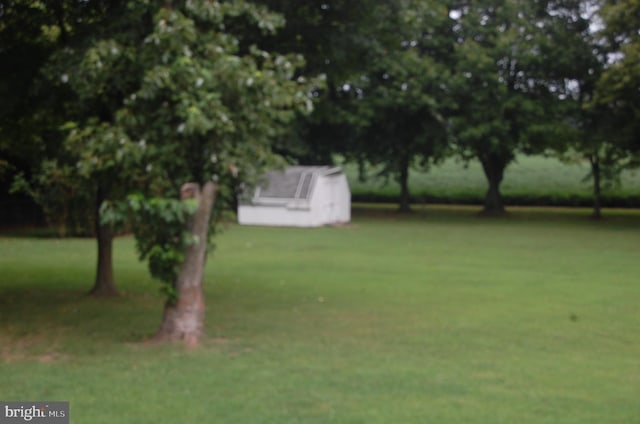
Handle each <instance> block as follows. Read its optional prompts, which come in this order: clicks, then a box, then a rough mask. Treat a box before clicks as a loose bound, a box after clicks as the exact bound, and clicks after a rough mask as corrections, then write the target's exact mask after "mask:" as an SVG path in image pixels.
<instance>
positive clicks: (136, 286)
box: [0, 207, 640, 424]
mask: <svg viewBox="0 0 640 424" xmlns="http://www.w3.org/2000/svg"><path fill="white" fill-rule="evenodd" d="M354 212H355V213H354V216H355V219H354V222H353V224H352V225H349V226H344V227H334V228H320V229H291V228H260V227H239V226H235V225H232V226H230V228H229V229H228V230H227V231H226V232H224V233H223V234H221V235H220V236H219V237H218V239H217V242H218V243H217V244H218V247H217V250H216V251H215V253H214V254H213V255H212V257H211V260H210V263H209V267H208V270H207V274H206V291H207V301H208V313H207V326H208V338H207V340H206V341H205V342H204V343H203V345H202V347H201V348H199V349H197V350H187V349H185V348H182V347H180V346H157V345H156V346H154V345H149V344H146V343H144V340H145V339H146V338H147V337H148V336H149V335H151V334H153V332H154V331H155V329H156V328H157V325H158V324H159V320H160V316H161V311H162V297H161V296H160V295H159V294H158V292H157V288H158V287H157V285H156V283H155V282H153V281H151V280H150V279H149V277H148V276H147V272H146V270H145V268H144V266H143V265H142V264H140V263H138V262H137V260H136V257H135V253H134V248H133V241H132V240H131V239H130V238H127V237H125V238H120V239H118V240H117V242H116V246H115V254H116V257H115V264H116V278H117V280H118V283H119V285H120V287H121V289H122V290H123V291H125V293H126V295H125V296H123V297H121V298H118V299H111V300H98V299H92V298H87V297H85V296H84V292H85V291H86V290H87V289H88V288H89V287H90V285H91V280H92V277H93V269H94V263H93V261H94V253H95V247H94V242H93V241H92V240H80V239H72V240H56V239H23V238H7V237H5V238H0V354H1V355H2V358H1V359H2V361H1V362H0V377H1V378H0V399H3V400H69V401H70V402H71V422H73V423H75V424H79V423H96V424H97V423H113V422H118V423H183V422H200V423H330V422H335V423H384V424H387V423H465V424H467V423H536V424H538V423H554V424H555V423H576V424H578V423H579V424H584V423H598V424H600V423H637V422H640V402H638V395H639V394H640V361H639V360H638V358H639V357H640V314H638V305H639V304H640V242H639V240H640V213H639V212H638V211H611V210H609V211H607V213H606V215H607V219H605V220H603V221H599V222H596V221H592V220H589V219H588V214H589V211H588V210H554V211H549V210H537V209H512V211H511V214H510V215H509V216H508V217H506V218H502V219H487V218H480V217H478V216H477V208H464V207H459V208H439V207H429V208H425V209H420V210H419V211H418V212H417V213H414V214H413V215H410V216H408V217H405V216H400V215H397V214H395V213H394V212H393V211H392V209H390V208H377V209H369V208H367V209H356V210H355V211H354Z"/></svg>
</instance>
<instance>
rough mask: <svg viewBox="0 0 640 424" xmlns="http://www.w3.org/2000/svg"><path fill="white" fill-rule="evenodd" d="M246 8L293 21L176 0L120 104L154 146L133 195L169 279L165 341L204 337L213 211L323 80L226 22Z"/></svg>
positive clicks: (131, 130) (160, 269) (237, 6)
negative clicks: (206, 269) (140, 184)
mask: <svg viewBox="0 0 640 424" xmlns="http://www.w3.org/2000/svg"><path fill="white" fill-rule="evenodd" d="M240 18H242V19H245V20H246V21H248V22H250V23H251V24H253V25H255V26H257V27H258V28H260V29H261V30H262V31H264V32H265V33H269V32H272V31H274V30H275V29H276V28H278V27H279V26H280V25H282V22H283V21H282V18H281V17H280V16H279V15H276V14H273V13H271V12H269V11H268V10H267V9H265V8H262V7H256V6H253V5H250V4H247V3H244V2H241V1H232V2H224V3H216V2H207V1H191V2H186V3H183V2H165V4H164V5H163V6H162V7H160V8H159V9H158V10H157V12H156V13H155V14H154V15H153V18H152V21H151V31H149V33H148V34H147V35H146V36H145V38H144V40H143V43H142V44H141V45H140V48H139V50H138V53H137V56H136V63H138V64H139V66H140V67H141V69H142V73H141V78H140V81H139V85H138V86H137V88H136V89H135V90H133V91H131V92H130V93H128V95H127V97H126V99H127V100H126V101H125V102H124V104H123V105H122V107H121V108H120V109H119V110H118V111H117V113H116V114H115V121H114V129H118V130H120V131H122V135H123V137H122V144H123V145H127V144H129V143H130V144H132V145H137V146H139V147H141V148H143V149H144V150H145V153H144V154H143V155H142V156H141V159H140V160H142V166H141V169H143V170H144V171H145V176H144V177H141V179H142V180H144V181H145V188H146V192H145V193H143V195H139V196H135V197H133V198H129V200H128V201H126V202H124V205H125V206H127V207H128V208H129V210H130V212H132V214H133V217H134V225H133V229H134V232H135V234H136V237H137V240H138V248H139V251H140V254H141V256H142V257H143V258H147V259H148V260H149V265H150V269H151V272H152V274H153V275H154V276H156V277H158V278H160V279H161V280H162V281H164V283H165V291H166V293H167V294H168V300H167V303H166V305H165V313H164V319H163V323H162V325H161V328H160V330H159V332H158V338H159V339H161V340H182V341H186V342H188V343H196V342H197V341H198V340H199V339H200V338H201V337H202V335H203V331H204V294H203V279H204V266H205V262H206V257H207V255H206V253H207V246H208V241H209V238H210V235H211V232H210V231H209V225H210V223H211V221H212V215H215V211H216V210H219V209H220V208H222V207H223V206H224V203H225V200H230V199H231V198H232V197H233V194H234V193H235V190H236V188H237V186H238V184H239V183H240V182H250V181H251V180H252V179H254V178H255V176H256V175H258V174H259V173H260V171H261V169H262V167H264V166H266V165H267V164H269V163H271V161H272V159H273V155H272V153H271V143H272V140H273V139H274V137H276V136H277V135H278V133H279V132H280V131H282V130H283V128H284V126H285V125H286V124H287V123H288V122H289V121H290V120H291V119H292V118H293V117H294V116H295V114H296V113H308V112H310V111H311V110H312V107H313V104H312V100H311V94H310V93H311V88H312V87H314V86H313V85H312V84H313V83H314V82H313V81H310V80H307V79H305V78H303V77H302V76H300V75H297V73H296V71H297V69H298V68H299V67H300V66H301V65H302V64H303V61H302V58H301V57H299V56H286V55H281V54H278V53H277V52H273V51H266V50H264V49H262V48H261V47H260V46H258V45H255V44H254V45H247V44H245V43H242V42H241V41H242V38H241V35H242V34H234V33H232V32H230V30H228V29H227V23H228V22H229V21H231V22H232V23H233V22H235V21H237V20H238V19H240ZM122 50H123V51H125V50H126V48H125V46H122ZM178 196H180V199H181V200H178ZM116 204H117V202H116ZM117 209H118V208H117V207H113V208H112V209H111V210H110V211H111V212H113V211H114V210H117ZM107 211H109V209H107ZM109 216H111V217H113V216H117V214H115V213H111V214H107V217H109ZM109 219H110V218H109ZM109 219H108V220H109Z"/></svg>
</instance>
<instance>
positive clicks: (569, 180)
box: [343, 156, 640, 206]
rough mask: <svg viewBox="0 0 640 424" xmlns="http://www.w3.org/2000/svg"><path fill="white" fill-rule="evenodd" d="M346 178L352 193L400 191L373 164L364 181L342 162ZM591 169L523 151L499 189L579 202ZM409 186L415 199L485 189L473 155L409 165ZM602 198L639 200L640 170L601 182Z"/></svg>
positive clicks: (381, 195)
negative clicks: (424, 167)
mask: <svg viewBox="0 0 640 424" xmlns="http://www.w3.org/2000/svg"><path fill="white" fill-rule="evenodd" d="M343 166H344V168H345V171H346V173H347V175H348V178H349V184H350V186H351V190H352V192H353V194H354V196H355V197H356V198H358V199H360V198H376V199H382V200H390V199H394V198H397V197H398V194H399V193H400V188H399V186H398V184H397V183H396V182H395V181H393V180H390V181H388V182H387V181H385V179H383V178H375V170H371V172H370V173H369V174H370V175H369V178H368V179H367V180H366V181H364V182H363V181H359V179H358V172H357V166H355V165H354V164H346V165H343ZM588 174H589V165H588V164H587V163H573V164H566V163H562V162H560V161H559V160H558V159H555V158H548V157H542V156H521V157H519V158H518V159H517V161H516V162H515V163H513V164H511V165H509V166H508V167H507V170H506V172H505V177H504V181H503V183H502V185H501V191H502V193H503V195H504V196H506V198H507V201H508V202H509V201H510V202H511V203H512V204H513V203H516V204H517V203H520V204H522V203H525V204H530V203H534V204H535V203H542V204H569V205H572V204H582V205H585V206H586V205H589V204H590V201H591V196H592V191H593V189H592V181H591V180H590V179H587V180H585V177H586V176H587V175H588ZM409 188H410V191H411V193H412V195H413V196H414V197H415V198H416V199H417V200H418V201H419V200H420V199H422V198H436V199H437V200H438V201H440V202H447V203H461V202H462V203H469V202H471V203H478V202H481V201H482V199H483V198H484V194H485V192H486V191H487V182H486V178H485V176H484V173H483V172H482V167H481V166H480V163H479V162H477V161H472V162H470V163H469V164H468V165H467V166H465V165H464V164H463V163H462V162H459V161H456V160H454V159H449V160H447V161H445V162H444V163H443V164H441V165H439V166H436V167H433V169H431V170H430V171H429V172H421V171H416V170H413V171H412V172H411V173H410V178H409ZM603 195H604V197H605V200H607V201H609V202H612V201H613V200H609V199H615V203H617V204H621V205H623V204H625V203H626V202H628V201H629V199H630V198H633V199H634V200H633V202H634V204H635V203H637V202H638V201H640V171H626V172H624V173H623V174H622V177H621V179H620V185H614V186H611V187H605V188H604V190H603Z"/></svg>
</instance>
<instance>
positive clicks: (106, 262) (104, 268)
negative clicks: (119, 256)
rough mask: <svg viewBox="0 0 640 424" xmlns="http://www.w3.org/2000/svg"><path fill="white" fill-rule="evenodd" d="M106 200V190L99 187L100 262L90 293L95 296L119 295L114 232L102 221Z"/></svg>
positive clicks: (96, 224) (97, 215)
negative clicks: (115, 265)
mask: <svg viewBox="0 0 640 424" xmlns="http://www.w3.org/2000/svg"><path fill="white" fill-rule="evenodd" d="M104 200H106V197H105V195H104V191H103V190H102V189H101V188H98V193H97V196H96V205H95V208H96V210H95V221H96V222H95V226H96V240H97V242H98V264H97V269H96V281H95V283H94V285H93V288H92V289H91V291H90V292H89V294H91V295H93V296H101V297H107V296H117V295H118V289H117V288H116V285H115V282H114V280H113V255H112V252H113V232H112V231H111V227H110V226H109V225H102V224H101V223H100V206H101V205H102V202H103V201H104Z"/></svg>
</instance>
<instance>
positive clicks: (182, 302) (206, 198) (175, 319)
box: [156, 182, 216, 346]
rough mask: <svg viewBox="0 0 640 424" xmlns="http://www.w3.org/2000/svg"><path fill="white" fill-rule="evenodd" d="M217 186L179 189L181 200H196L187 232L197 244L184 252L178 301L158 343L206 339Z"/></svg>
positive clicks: (167, 310)
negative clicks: (207, 285)
mask: <svg viewBox="0 0 640 424" xmlns="http://www.w3.org/2000/svg"><path fill="white" fill-rule="evenodd" d="M215 196H216V186H215V184H214V183H213V182H207V183H206V184H205V185H204V187H202V190H200V185H198V184H196V183H187V184H184V185H183V186H182V188H181V189H180V198H181V200H187V199H196V200H197V201H198V209H197V210H196V212H195V214H194V215H193V217H191V219H190V220H189V222H188V223H187V229H188V231H189V232H190V233H191V234H193V235H194V236H195V237H196V239H197V242H196V243H194V244H192V245H189V246H187V247H186V249H185V254H184V262H183V263H182V266H181V268H180V272H179V273H178V277H177V279H176V281H175V284H174V286H175V289H176V293H177V297H176V299H175V300H169V301H167V303H166V304H165V307H164V317H163V320H162V324H161V325H160V329H159V330H158V333H157V335H156V340H159V341H182V342H185V343H186V344H187V345H190V346H194V345H197V344H198V342H199V341H200V339H201V338H202V336H203V335H204V311H205V302H204V290H203V279H204V268H205V264H206V260H207V234H208V231H209V220H210V218H211V209H212V207H213V203H214V201H215Z"/></svg>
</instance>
